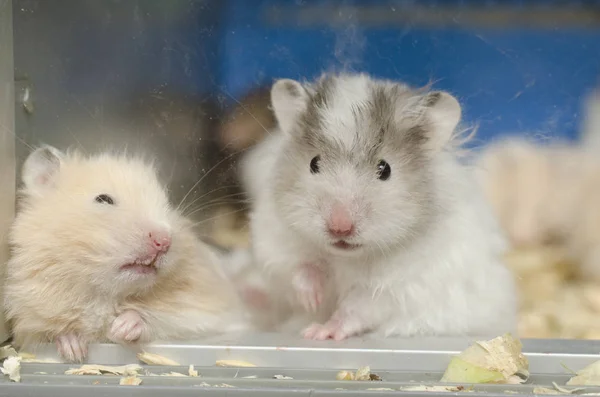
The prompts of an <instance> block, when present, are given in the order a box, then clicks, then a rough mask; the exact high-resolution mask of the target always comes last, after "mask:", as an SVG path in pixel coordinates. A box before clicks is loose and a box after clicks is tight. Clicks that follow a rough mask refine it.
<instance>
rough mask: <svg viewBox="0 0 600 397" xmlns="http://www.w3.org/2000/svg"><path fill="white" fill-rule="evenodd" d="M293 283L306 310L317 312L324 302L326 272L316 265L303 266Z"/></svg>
mask: <svg viewBox="0 0 600 397" xmlns="http://www.w3.org/2000/svg"><path fill="white" fill-rule="evenodd" d="M292 283H293V285H294V288H295V290H296V293H297V295H298V299H299V300H300V303H301V304H302V306H303V307H304V309H306V310H307V311H311V312H315V311H316V310H317V308H318V307H319V306H320V305H321V302H322V301H323V289H324V284H325V274H324V272H323V271H322V270H321V269H320V268H319V267H318V266H316V265H313V264H306V265H303V266H301V267H300V270H299V271H298V272H297V273H296V275H295V276H294V278H293V279H292Z"/></svg>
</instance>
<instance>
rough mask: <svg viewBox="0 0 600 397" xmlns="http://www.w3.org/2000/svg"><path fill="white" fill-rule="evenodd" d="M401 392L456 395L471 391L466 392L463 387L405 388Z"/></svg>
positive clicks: (420, 386)
mask: <svg viewBox="0 0 600 397" xmlns="http://www.w3.org/2000/svg"><path fill="white" fill-rule="evenodd" d="M400 390H401V391H429V392H442V393H456V392H459V391H471V390H465V388H464V387H463V386H425V385H419V386H405V387H401V388H400Z"/></svg>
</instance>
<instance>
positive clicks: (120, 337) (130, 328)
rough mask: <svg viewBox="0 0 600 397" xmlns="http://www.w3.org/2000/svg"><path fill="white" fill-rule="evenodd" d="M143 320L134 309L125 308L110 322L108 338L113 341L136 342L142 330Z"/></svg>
mask: <svg viewBox="0 0 600 397" xmlns="http://www.w3.org/2000/svg"><path fill="white" fill-rule="evenodd" d="M145 326H146V325H145V324H144V320H143V319H142V317H141V316H140V314H139V313H138V312H136V311H135V310H125V311H124V312H123V313H121V314H119V316H118V317H117V318H115V320H114V321H113V323H112V326H111V328H110V331H109V333H108V339H110V340H112V341H113V342H115V343H132V342H136V341H138V340H139V339H140V337H141V336H142V333H143V332H144V327H145Z"/></svg>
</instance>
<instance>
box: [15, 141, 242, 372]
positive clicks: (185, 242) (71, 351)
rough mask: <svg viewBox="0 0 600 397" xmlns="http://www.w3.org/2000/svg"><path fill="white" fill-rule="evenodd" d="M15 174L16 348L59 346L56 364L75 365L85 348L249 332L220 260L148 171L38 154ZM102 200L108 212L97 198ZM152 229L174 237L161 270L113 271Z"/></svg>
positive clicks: (123, 162) (136, 253) (120, 162)
mask: <svg viewBox="0 0 600 397" xmlns="http://www.w3.org/2000/svg"><path fill="white" fill-rule="evenodd" d="M22 172H23V175H22V179H23V182H24V186H23V188H22V190H21V196H22V197H21V199H20V201H19V204H20V208H19V211H18V213H17V217H16V219H15V222H14V225H13V226H12V230H11V232H10V243H11V247H12V258H11V259H10V261H9V262H8V279H7V286H6V290H5V309H6V315H7V318H8V320H9V321H10V322H11V324H12V327H13V334H14V338H15V343H16V344H17V345H19V346H27V345H35V344H39V343H42V342H53V341H56V343H57V344H58V347H59V350H60V353H61V354H62V355H63V357H64V358H66V359H69V360H82V359H83V358H84V357H85V356H86V350H87V349H86V346H87V344H88V343H91V342H102V341H104V342H105V341H108V340H112V341H115V342H120V343H130V342H131V343H137V342H139V343H146V342H150V341H154V340H175V339H193V338H197V337H199V336H202V335H205V334H207V333H213V332H224V331H234V330H241V329H244V328H245V320H244V319H243V313H241V304H240V302H239V301H238V297H237V295H236V294H235V292H234V289H233V287H232V286H231V285H230V284H229V281H228V280H227V278H226V277H225V275H224V274H222V273H221V270H220V267H219V263H218V258H217V257H216V256H215V255H214V254H213V253H212V252H211V251H210V250H209V249H208V248H207V247H206V246H205V245H204V244H203V243H201V242H200V241H199V240H198V239H197V238H196V236H195V235H194V233H193V231H192V227H191V224H190V222H189V221H188V220H186V219H185V218H183V217H181V216H180V214H179V213H178V212H177V211H176V210H174V209H173V208H172V207H171V205H170V204H169V201H168V199H167V195H166V193H165V190H164V188H163V187H162V186H161V184H160V183H159V181H158V179H157V176H156V173H155V170H154V168H153V167H152V166H151V165H150V164H148V163H146V162H144V161H142V160H141V159H138V158H134V157H131V156H125V155H113V154H108V153H103V154H99V155H94V156H83V155H80V154H78V153H76V152H70V153H66V154H65V153H62V152H60V151H58V150H57V149H55V148H52V147H48V146H45V147H41V148H39V149H37V150H36V151H34V152H33V153H32V154H31V155H30V156H29V157H28V159H27V160H26V162H25V164H24V166H23V171H22ZM100 194H109V195H110V196H111V197H113V198H114V201H115V204H114V205H108V204H103V203H99V202H97V201H96V200H95V197H97V196H98V195H100ZM156 228H161V229H162V230H166V231H167V232H168V233H170V235H171V238H172V243H171V247H170V249H169V250H168V252H167V253H166V254H165V255H164V256H162V257H161V258H160V259H159V260H157V262H156V268H157V272H156V273H155V274H152V275H143V274H135V273H131V272H124V271H123V270H122V269H121V266H123V265H125V264H127V263H131V262H134V261H135V260H136V259H137V258H139V257H140V255H144V252H145V250H146V246H147V244H148V233H149V231H150V230H155V229H156ZM32 347H34V346H32Z"/></svg>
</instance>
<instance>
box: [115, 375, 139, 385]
mask: <svg viewBox="0 0 600 397" xmlns="http://www.w3.org/2000/svg"><path fill="white" fill-rule="evenodd" d="M141 384H142V379H141V378H138V377H137V376H127V377H125V378H121V380H120V381H119V385H121V386H139V385H141Z"/></svg>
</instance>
